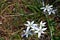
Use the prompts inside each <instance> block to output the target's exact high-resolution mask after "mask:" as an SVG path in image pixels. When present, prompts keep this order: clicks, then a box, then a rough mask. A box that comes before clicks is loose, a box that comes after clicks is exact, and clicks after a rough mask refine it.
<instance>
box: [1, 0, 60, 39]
mask: <svg viewBox="0 0 60 40" xmlns="http://www.w3.org/2000/svg"><path fill="white" fill-rule="evenodd" d="M46 4H51V5H54V8H56V9H58V10H57V12H56V14H55V15H54V14H51V15H50V16H47V17H46V16H45V15H44V14H43V11H42V10H41V9H40V8H41V7H42V0H0V21H1V22H2V24H0V40H60V5H58V4H60V1H59V0H45V5H46ZM27 20H29V21H33V20H34V21H35V23H39V22H40V21H41V20H43V21H45V22H47V24H46V27H47V28H48V29H47V30H46V34H44V36H43V35H42V36H41V38H40V39H38V38H37V35H36V36H29V37H28V38H25V37H24V38H23V37H21V35H22V33H23V32H22V31H23V30H24V29H26V26H24V23H26V21H27Z"/></svg>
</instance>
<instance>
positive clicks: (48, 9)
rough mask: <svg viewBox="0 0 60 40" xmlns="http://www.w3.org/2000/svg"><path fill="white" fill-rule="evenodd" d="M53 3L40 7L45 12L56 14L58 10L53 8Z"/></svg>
mask: <svg viewBox="0 0 60 40" xmlns="http://www.w3.org/2000/svg"><path fill="white" fill-rule="evenodd" d="M52 7H53V5H50V6H49V4H48V5H46V7H42V8H40V9H43V12H46V11H47V12H48V13H49V15H50V14H51V13H53V14H55V11H56V10H53V8H52Z"/></svg>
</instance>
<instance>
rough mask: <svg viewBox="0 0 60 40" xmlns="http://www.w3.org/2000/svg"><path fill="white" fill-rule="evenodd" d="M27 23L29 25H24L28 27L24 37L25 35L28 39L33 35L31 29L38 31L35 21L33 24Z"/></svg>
mask: <svg viewBox="0 0 60 40" xmlns="http://www.w3.org/2000/svg"><path fill="white" fill-rule="evenodd" d="M27 23H28V24H24V25H26V26H27V29H26V31H24V32H25V34H24V35H25V36H26V37H28V35H29V34H32V33H31V32H30V31H31V30H30V28H31V29H36V26H37V24H34V21H32V22H30V21H27Z"/></svg>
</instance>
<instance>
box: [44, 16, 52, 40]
mask: <svg viewBox="0 0 60 40" xmlns="http://www.w3.org/2000/svg"><path fill="white" fill-rule="evenodd" d="M45 16H46V19H47V22H48V26H49V29H50V35H51V40H53V35H52V34H53V33H52V32H53V31H52V27H51V26H50V23H49V18H48V15H45Z"/></svg>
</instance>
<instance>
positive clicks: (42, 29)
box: [32, 21, 47, 38]
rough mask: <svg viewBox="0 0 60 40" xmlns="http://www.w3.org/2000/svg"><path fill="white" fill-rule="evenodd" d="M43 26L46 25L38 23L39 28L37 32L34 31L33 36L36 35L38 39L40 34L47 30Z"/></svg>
mask: <svg viewBox="0 0 60 40" xmlns="http://www.w3.org/2000/svg"><path fill="white" fill-rule="evenodd" d="M45 24H46V22H44V23H43V22H42V21H41V22H40V27H39V28H38V29H37V30H35V31H34V33H35V34H36V33H38V38H40V36H41V34H42V33H43V34H44V31H45V30H46V29H47V28H43V27H44V26H45ZM32 30H34V29H32Z"/></svg>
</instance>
